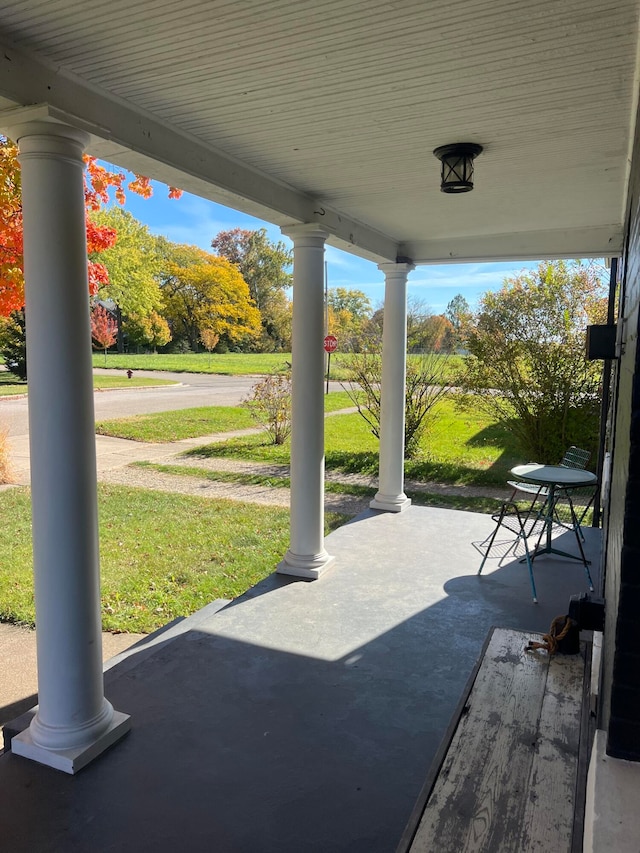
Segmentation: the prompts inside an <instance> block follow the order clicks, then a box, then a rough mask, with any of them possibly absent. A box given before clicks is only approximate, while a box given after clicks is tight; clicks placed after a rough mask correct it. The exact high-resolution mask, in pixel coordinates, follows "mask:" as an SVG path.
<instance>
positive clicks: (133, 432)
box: [96, 391, 353, 442]
mask: <svg viewBox="0 0 640 853" xmlns="http://www.w3.org/2000/svg"><path fill="white" fill-rule="evenodd" d="M324 400H325V411H326V412H335V411H338V410H339V409H347V408H350V407H351V406H352V405H353V404H352V403H351V400H350V399H349V395H348V394H347V393H346V392H345V391H335V392H332V393H330V394H325V397H324ZM257 426H259V424H257V423H256V421H254V420H253V418H252V417H251V415H250V413H249V411H248V410H247V409H245V408H243V407H242V406H204V407H201V408H195V409H180V410H178V411H174V412H156V413H155V414H149V415H133V416H131V417H127V418H114V419H113V420H108V421H99V422H98V423H97V424H96V432H97V433H98V434H99V435H111V436H114V437H115V438H128V439H130V440H132V441H151V442H166V441H180V440H181V439H183V438H197V437H198V436H201V435H213V434H214V433H217V432H233V431H234V430H241V429H250V428H251V427H257ZM261 440H264V439H263V438H261Z"/></svg>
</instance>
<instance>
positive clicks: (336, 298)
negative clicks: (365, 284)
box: [327, 287, 372, 350]
mask: <svg viewBox="0 0 640 853" xmlns="http://www.w3.org/2000/svg"><path fill="white" fill-rule="evenodd" d="M327 301H328V307H329V312H328V313H329V330H328V331H329V332H330V334H332V335H336V337H337V338H338V340H339V341H340V343H341V345H342V346H343V347H344V348H345V349H349V350H358V349H360V348H361V345H362V340H361V339H362V335H363V332H364V331H365V328H366V325H367V323H368V321H369V319H370V318H371V313H372V308H371V300H370V299H369V297H368V296H367V295H366V293H364V292H363V291H362V290H357V289H353V290H351V289H347V288H346V287H332V288H330V289H329V292H328V300H327Z"/></svg>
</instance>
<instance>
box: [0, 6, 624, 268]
mask: <svg viewBox="0 0 640 853" xmlns="http://www.w3.org/2000/svg"><path fill="white" fill-rule="evenodd" d="M638 19H639V3H638V2H637V0H633V2H632V0H616V3H612V2H610V0H606V2H605V0H467V2H463V3H451V2H450V0H447V2H444V1H443V0H419V2H416V1H415V0H384V2H383V0H366V2H362V1H361V0H314V2H310V0H295V2H294V0H233V2H230V0H214V2H211V0H179V2H176V0H171V2H166V0H146V2H137V0H126V1H125V0H111V2H109V3H105V2H104V0H99V2H98V0H19V2H5V3H3V4H2V8H1V9H0V46H1V47H2V48H3V50H1V51H0V98H1V99H0V107H4V108H5V111H4V112H2V113H0V127H3V128H5V129H6V128H9V127H10V126H11V123H12V122H13V121H15V118H14V111H15V108H16V107H26V106H30V105H36V104H42V105H46V106H43V107H41V109H42V110H45V111H47V112H48V114H49V115H51V116H52V117H54V118H59V119H62V120H68V121H72V122H73V123H75V124H77V125H78V126H81V127H84V128H85V129H87V130H89V131H90V132H91V134H92V142H91V150H92V152H93V153H96V154H98V155H99V156H102V157H105V159H109V160H111V161H112V162H115V163H117V164H119V165H122V166H126V167H129V168H134V169H135V170H137V171H141V172H143V173H145V174H148V175H150V176H151V177H155V178H158V179H159V180H165V181H168V182H171V183H174V184H176V185H177V186H180V187H182V188H183V189H186V190H189V191H191V192H195V193H197V194H199V195H202V196H204V197H207V198H210V199H213V200H216V201H220V202H222V203H224V204H229V205H231V206H234V207H236V208H238V209H242V210H245V211H247V212H249V213H253V214H256V215H258V216H261V217H263V218H265V219H267V220H269V221H272V222H275V223H277V224H280V225H286V224H290V223H294V222H301V221H315V222H321V223H323V224H324V225H325V227H326V228H327V229H328V231H329V232H330V233H331V235H332V236H331V240H330V242H333V243H334V244H336V245H339V246H341V247H342V248H347V249H350V250H352V251H354V252H356V253H358V254H361V255H363V256H365V257H370V258H371V259H373V260H383V259H392V258H395V257H396V256H403V257H408V258H411V259H413V260H414V261H416V262H433V261H443V260H445V261H447V260H448V261H462V260H489V259H504V258H521V259H524V258H538V257H547V256H556V257H560V256H569V257H571V256H573V257H575V256H588V255H598V256H601V255H612V254H615V253H616V252H618V251H619V249H620V246H621V243H622V238H623V232H622V223H623V221H624V211H625V206H626V186H627V179H628V169H629V156H630V150H631V138H632V135H633V133H634V128H635V118H636V108H637V100H638V80H637V54H638ZM457 141H465V142H477V143H480V144H481V145H483V146H484V152H483V153H482V154H481V155H480V157H479V158H478V159H477V161H476V188H475V190H474V191H473V192H472V193H466V194H463V195H458V196H450V195H445V194H443V193H441V192H440V191H439V163H438V161H437V160H436V159H435V157H434V156H433V154H432V151H433V149H434V148H436V147H437V146H439V145H443V144H446V143H449V142H457Z"/></svg>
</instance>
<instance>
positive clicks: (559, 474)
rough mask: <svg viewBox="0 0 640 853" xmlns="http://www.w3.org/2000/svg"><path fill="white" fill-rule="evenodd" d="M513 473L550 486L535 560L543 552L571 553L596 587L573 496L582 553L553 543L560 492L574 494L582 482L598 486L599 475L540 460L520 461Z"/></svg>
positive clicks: (574, 521) (540, 515)
mask: <svg viewBox="0 0 640 853" xmlns="http://www.w3.org/2000/svg"><path fill="white" fill-rule="evenodd" d="M511 474H512V475H513V476H514V477H515V478H516V479H517V480H524V481H525V482H527V483H533V484H535V485H536V486H540V487H544V488H546V489H547V490H548V492H547V497H546V500H545V502H544V504H543V505H542V508H541V509H540V512H539V513H538V517H537V519H536V520H542V521H543V528H542V531H541V533H540V536H539V538H538V542H537V544H536V547H535V550H534V552H533V554H532V555H531V559H532V560H534V559H535V558H536V557H538V556H540V554H557V555H558V556H560V557H568V558H569V559H570V560H580V561H581V562H582V563H583V565H584V568H585V571H586V573H587V578H588V579H589V586H590V588H591V590H593V581H592V580H591V573H590V572H589V561H588V560H587V558H586V557H585V554H584V549H583V547H582V542H581V540H580V530H579V527H580V525H579V523H578V519H577V518H576V514H575V510H574V509H573V503H572V502H571V500H569V506H570V509H571V520H572V529H573V532H574V533H575V535H576V542H577V543H578V549H579V550H580V556H579V557H578V556H576V555H575V554H569V553H568V552H567V551H561V550H559V549H558V548H554V547H553V545H552V539H551V534H552V532H553V523H554V521H553V519H554V513H555V508H556V504H557V502H558V498H559V496H560V494H561V493H562V492H566V493H567V496H568V497H570V496H569V491H570V490H571V489H577V488H580V487H582V486H595V485H596V483H597V482H598V480H597V477H596V475H595V474H592V473H591V471H584V470H582V469H581V468H566V467H565V466H564V465H538V464H528V465H516V466H515V468H512V469H511ZM543 536H544V537H545V545H544V547H543V548H541V547H540V544H541V542H542V538H543Z"/></svg>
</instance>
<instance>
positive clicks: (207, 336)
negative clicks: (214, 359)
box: [200, 329, 220, 367]
mask: <svg viewBox="0 0 640 853" xmlns="http://www.w3.org/2000/svg"><path fill="white" fill-rule="evenodd" d="M219 340H220V335H219V334H218V333H217V332H214V331H213V329H203V330H202V331H201V332H200V341H201V343H202V346H203V347H204V348H205V349H206V351H207V352H208V353H209V364H208V366H209V367H211V353H212V352H213V350H214V349H215V348H216V345H217V343H218V341H219Z"/></svg>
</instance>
